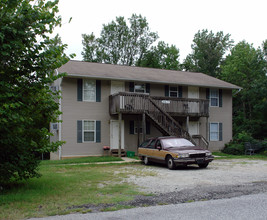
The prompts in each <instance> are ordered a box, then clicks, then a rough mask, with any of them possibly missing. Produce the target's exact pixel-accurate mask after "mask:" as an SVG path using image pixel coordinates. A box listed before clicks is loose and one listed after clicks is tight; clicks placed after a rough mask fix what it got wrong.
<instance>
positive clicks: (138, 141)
mask: <svg viewBox="0 0 267 220" xmlns="http://www.w3.org/2000/svg"><path fill="white" fill-rule="evenodd" d="M139 145H140V121H139V116H138V117H137V149H138V147H139Z"/></svg>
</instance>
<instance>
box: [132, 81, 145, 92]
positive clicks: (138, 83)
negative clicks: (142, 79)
mask: <svg viewBox="0 0 267 220" xmlns="http://www.w3.org/2000/svg"><path fill="white" fill-rule="evenodd" d="M143 84H144V86H145V87H144V92H137V93H144V94H147V93H146V83H134V92H136V91H135V85H143Z"/></svg>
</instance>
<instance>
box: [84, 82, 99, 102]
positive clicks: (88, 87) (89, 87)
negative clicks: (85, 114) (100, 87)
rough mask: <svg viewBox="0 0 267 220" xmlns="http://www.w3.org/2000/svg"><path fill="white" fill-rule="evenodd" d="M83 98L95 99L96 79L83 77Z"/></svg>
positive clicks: (90, 100)
mask: <svg viewBox="0 0 267 220" xmlns="http://www.w3.org/2000/svg"><path fill="white" fill-rule="evenodd" d="M83 100H84V101H89V102H95V101H96V81H95V80H89V79H84V80H83Z"/></svg>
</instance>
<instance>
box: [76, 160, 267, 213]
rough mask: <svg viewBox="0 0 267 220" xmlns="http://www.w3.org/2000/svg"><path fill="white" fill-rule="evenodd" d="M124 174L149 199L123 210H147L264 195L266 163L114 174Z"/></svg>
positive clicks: (158, 167) (227, 162)
mask: <svg viewBox="0 0 267 220" xmlns="http://www.w3.org/2000/svg"><path fill="white" fill-rule="evenodd" d="M115 172H116V173H117V175H119V176H121V174H123V173H124V174H127V176H128V177H127V178H124V179H123V180H122V182H128V183H131V184H135V185H137V186H138V188H139V190H141V191H143V192H145V193H151V194H152V195H151V196H143V195H139V196H136V197H135V199H134V200H131V201H128V202H121V203H120V205H122V206H131V207H144V206H145V207H146V206H155V205H167V204H179V203H187V202H193V201H206V200H214V199H223V198H232V197H239V196H243V195H250V194H258V193H266V192H267V161H263V160H215V161H213V162H212V163H210V165H209V166H208V167H207V168H206V169H199V168H198V166H188V167H186V168H178V169H176V170H169V169H168V168H167V167H165V166H161V165H150V166H145V165H141V164H140V165H136V164H135V165H134V166H131V165H126V166H123V167H122V168H120V169H119V170H116V171H115ZM113 206H114V204H99V205H97V206H96V205H92V204H84V205H82V206H73V207H72V208H86V209H90V210H91V211H92V212H99V211H101V210H102V209H104V208H109V207H113Z"/></svg>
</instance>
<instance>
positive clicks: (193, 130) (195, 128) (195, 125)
mask: <svg viewBox="0 0 267 220" xmlns="http://www.w3.org/2000/svg"><path fill="white" fill-rule="evenodd" d="M188 130H189V134H190V135H191V136H192V135H196V134H199V122H198V121H189V128H188Z"/></svg>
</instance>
